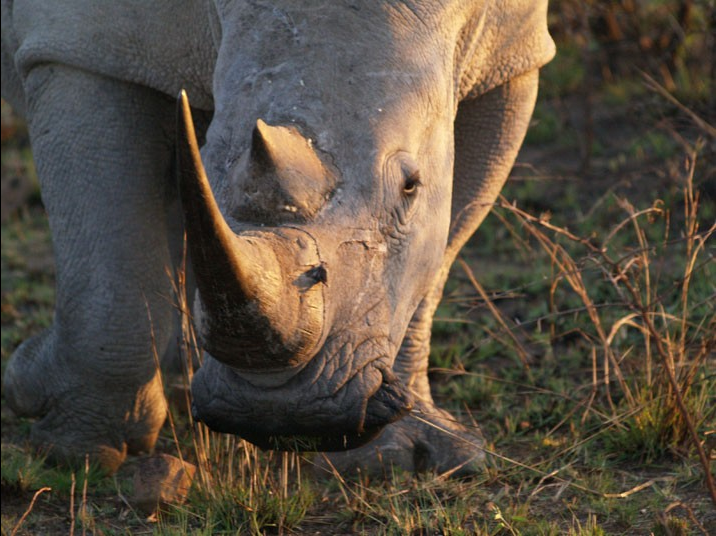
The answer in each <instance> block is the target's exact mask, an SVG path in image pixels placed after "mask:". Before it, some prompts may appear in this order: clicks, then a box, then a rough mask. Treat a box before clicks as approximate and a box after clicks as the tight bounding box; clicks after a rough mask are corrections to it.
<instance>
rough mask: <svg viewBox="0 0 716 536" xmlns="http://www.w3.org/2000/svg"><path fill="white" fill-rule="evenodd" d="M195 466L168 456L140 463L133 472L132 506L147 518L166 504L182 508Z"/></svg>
mask: <svg viewBox="0 0 716 536" xmlns="http://www.w3.org/2000/svg"><path fill="white" fill-rule="evenodd" d="M195 473H196V466H195V465H194V464H191V463H189V462H184V463H183V465H182V462H181V460H180V459H179V458H176V457H174V456H170V455H169V454H156V455H154V456H150V457H148V458H144V459H143V460H140V461H139V463H138V465H137V469H136V470H135V472H134V496H133V498H132V503H133V504H134V505H135V506H136V507H137V508H139V509H140V510H141V511H142V512H144V513H146V514H151V513H153V512H155V511H156V510H157V509H158V508H162V507H165V506H167V505H169V504H182V503H183V502H184V501H185V500H186V497H187V494H188V493H189V488H190V487H191V483H192V480H193V479H194V474H195Z"/></svg>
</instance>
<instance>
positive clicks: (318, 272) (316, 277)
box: [306, 264, 328, 285]
mask: <svg viewBox="0 0 716 536" xmlns="http://www.w3.org/2000/svg"><path fill="white" fill-rule="evenodd" d="M306 277H308V278H309V279H311V280H312V281H313V284H314V285H315V284H318V283H323V284H324V285H328V272H327V271H326V267H325V266H324V265H323V264H319V265H318V266H314V267H313V268H311V269H310V270H308V271H307V272H306Z"/></svg>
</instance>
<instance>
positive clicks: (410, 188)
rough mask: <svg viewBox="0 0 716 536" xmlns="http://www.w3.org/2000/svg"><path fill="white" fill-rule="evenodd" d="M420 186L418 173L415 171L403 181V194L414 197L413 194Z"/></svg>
mask: <svg viewBox="0 0 716 536" xmlns="http://www.w3.org/2000/svg"><path fill="white" fill-rule="evenodd" d="M421 184H422V183H421V182H420V172H419V171H415V172H414V173H411V174H410V175H409V176H408V177H407V178H406V179H405V184H403V193H404V194H405V195H408V196H412V195H415V192H417V191H418V187H419V186H420V185H421Z"/></svg>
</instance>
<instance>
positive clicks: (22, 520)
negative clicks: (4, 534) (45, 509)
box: [10, 487, 52, 536]
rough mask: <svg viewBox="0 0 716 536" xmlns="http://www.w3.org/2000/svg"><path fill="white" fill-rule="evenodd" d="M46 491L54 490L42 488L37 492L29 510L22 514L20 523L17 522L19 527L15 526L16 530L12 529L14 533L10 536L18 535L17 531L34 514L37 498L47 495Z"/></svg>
mask: <svg viewBox="0 0 716 536" xmlns="http://www.w3.org/2000/svg"><path fill="white" fill-rule="evenodd" d="M46 491H52V488H49V487H44V488H40V489H38V490H37V491H36V492H35V495H33V496H32V501H30V506H28V507H27V510H25V513H24V514H22V517H21V518H20V521H18V522H17V525H15V528H13V529H12V532H11V533H10V536H15V535H16V534H17V531H18V530H20V526H21V525H22V524H23V523H24V522H25V519H27V516H29V515H30V512H32V509H33V508H34V507H35V501H36V500H37V498H38V497H39V496H40V495H41V494H43V493H45V492H46Z"/></svg>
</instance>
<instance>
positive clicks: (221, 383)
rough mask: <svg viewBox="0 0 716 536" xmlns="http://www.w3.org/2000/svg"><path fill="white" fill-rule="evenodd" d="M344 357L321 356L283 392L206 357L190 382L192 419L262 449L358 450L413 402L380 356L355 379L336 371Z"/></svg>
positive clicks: (344, 350)
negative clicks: (255, 382)
mask: <svg viewBox="0 0 716 536" xmlns="http://www.w3.org/2000/svg"><path fill="white" fill-rule="evenodd" d="M362 346H363V347H366V346H373V345H370V344H365V343H364V344H363V345H362ZM364 349H365V348H364ZM359 350H360V349H359ZM349 352H350V345H344V346H343V347H342V348H341V350H340V351H339V352H338V356H337V357H336V356H335V355H333V356H332V359H329V358H328V357H323V356H324V355H325V354H324V353H323V352H322V353H321V354H322V355H319V356H316V358H314V360H313V361H312V362H311V363H309V365H308V366H307V367H305V368H304V369H303V370H301V371H300V372H299V373H298V374H296V376H294V377H293V378H291V380H289V381H288V382H287V383H286V384H284V385H282V386H280V387H274V388H266V387H257V386H256V385H254V384H252V383H251V382H249V381H247V380H246V379H245V378H243V377H242V376H241V374H240V372H237V371H236V370H234V369H232V368H231V367H229V366H227V365H225V364H223V363H221V362H219V361H217V360H215V359H213V358H212V357H211V356H209V355H207V356H205V359H204V364H203V366H202V367H201V368H200V369H199V371H198V372H197V373H196V375H195V376H194V379H193V381H192V394H193V404H192V414H193V416H194V418H195V420H197V421H201V422H203V423H204V424H206V425H207V426H208V427H209V428H211V429H212V430H215V431H217V432H222V433H230V434H234V435H237V436H240V437H242V438H243V439H246V440H247V441H249V442H250V443H253V444H255V445H257V446H259V447H261V448H263V449H269V450H281V451H296V452H310V451H342V450H349V449H353V448H356V447H359V446H361V445H364V444H365V443H367V442H369V441H370V440H372V439H374V438H375V437H376V436H377V435H378V434H380V432H381V430H382V429H383V428H384V427H385V426H386V425H388V424H390V423H392V422H395V421H397V420H399V419H401V418H402V417H404V416H405V415H406V414H407V413H408V412H409V411H410V410H411V408H412V397H411V395H410V393H409V391H408V390H407V389H406V388H405V387H404V386H403V384H402V383H401V382H400V380H398V379H397V378H396V377H395V376H394V375H393V374H392V372H391V371H390V367H389V366H388V365H387V358H386V357H385V356H384V355H381V356H379V357H373V358H369V359H367V361H368V362H367V363H364V364H363V366H362V367H360V368H359V369H358V370H357V371H355V368H353V370H354V371H355V372H353V373H352V374H350V375H347V377H342V376H341V374H342V373H343V371H342V368H343V367H344V366H350V364H348V363H346V362H345V361H344V360H346V359H349V358H350V357H351V356H350V355H348V354H349ZM353 360H354V361H359V362H360V361H364V362H365V361H366V358H365V357H363V359H361V358H360V357H358V358H356V357H354V358H353ZM354 364H355V363H354ZM330 386H333V388H332V389H331V388H330Z"/></svg>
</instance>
